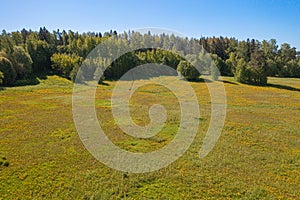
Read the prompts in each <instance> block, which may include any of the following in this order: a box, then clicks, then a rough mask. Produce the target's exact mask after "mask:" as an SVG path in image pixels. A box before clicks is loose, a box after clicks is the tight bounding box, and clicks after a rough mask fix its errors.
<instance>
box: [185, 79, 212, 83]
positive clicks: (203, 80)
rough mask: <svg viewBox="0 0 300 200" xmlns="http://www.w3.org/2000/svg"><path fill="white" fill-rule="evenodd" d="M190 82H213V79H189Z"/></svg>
mask: <svg viewBox="0 0 300 200" xmlns="http://www.w3.org/2000/svg"><path fill="white" fill-rule="evenodd" d="M187 81H189V82H193V83H211V82H212V80H209V79H206V78H198V79H192V80H187Z"/></svg>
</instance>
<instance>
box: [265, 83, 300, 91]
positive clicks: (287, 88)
mask: <svg viewBox="0 0 300 200" xmlns="http://www.w3.org/2000/svg"><path fill="white" fill-rule="evenodd" d="M267 86H268V87H273V88H277V89H283V90H290V91H296V92H300V88H295V87H291V86H287V85H280V84H271V83H270V84H268V85H267Z"/></svg>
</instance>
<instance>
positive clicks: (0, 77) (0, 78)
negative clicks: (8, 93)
mask: <svg viewBox="0 0 300 200" xmlns="http://www.w3.org/2000/svg"><path fill="white" fill-rule="evenodd" d="M3 79H4V75H3V73H2V72H1V71H0V85H2V83H3Z"/></svg>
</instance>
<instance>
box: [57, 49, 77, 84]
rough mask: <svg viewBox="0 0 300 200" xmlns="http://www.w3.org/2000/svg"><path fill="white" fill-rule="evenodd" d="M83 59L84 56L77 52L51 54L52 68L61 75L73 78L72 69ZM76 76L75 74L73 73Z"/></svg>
mask: <svg viewBox="0 0 300 200" xmlns="http://www.w3.org/2000/svg"><path fill="white" fill-rule="evenodd" d="M82 61H83V58H82V57H79V56H77V55H75V54H72V55H68V54H60V53H55V54H53V55H52V56H51V62H52V70H53V71H54V72H55V73H56V74H58V75H61V76H65V77H68V78H71V77H72V76H71V71H72V70H73V68H74V67H75V66H77V65H81V63H82ZM73 76H74V75H73Z"/></svg>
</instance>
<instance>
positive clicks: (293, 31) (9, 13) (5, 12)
mask: <svg viewBox="0 0 300 200" xmlns="http://www.w3.org/2000/svg"><path fill="white" fill-rule="evenodd" d="M0 4H1V12H0V29H1V30H3V29H5V30H6V31H9V32H10V31H16V30H21V29H22V28H26V29H31V30H39V28H40V27H44V26H45V27H46V28H47V29H48V30H50V31H52V30H57V29H60V30H63V29H65V30H73V31H79V32H88V31H92V32H106V31H109V30H116V31H117V32H123V31H128V30H134V29H138V28H145V27H156V28H163V29H171V30H174V31H177V32H179V33H181V34H183V35H185V36H187V37H195V38H199V37H201V36H204V37H211V36H224V37H225V36H227V37H235V38H237V39H239V40H244V39H247V38H250V39H251V38H254V39H258V40H260V41H261V40H263V39H266V40H269V39H272V38H274V39H276V40H277V43H278V44H279V45H280V44H282V43H285V42H287V43H289V44H291V46H293V47H296V48H297V50H300V23H299V22H300V0H219V1H217V0H184V1H183V0H181V1H176V0H172V1H171V0H151V1H146V0H127V1H124V0H105V1H102V0H84V1H79V0H78V1H76V0H73V1H71V0H51V1H38V0H36V1H33V0H26V1H17V0H10V1H7V0H0Z"/></svg>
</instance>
